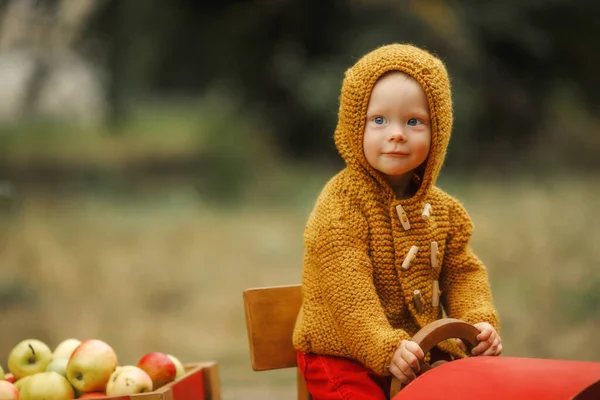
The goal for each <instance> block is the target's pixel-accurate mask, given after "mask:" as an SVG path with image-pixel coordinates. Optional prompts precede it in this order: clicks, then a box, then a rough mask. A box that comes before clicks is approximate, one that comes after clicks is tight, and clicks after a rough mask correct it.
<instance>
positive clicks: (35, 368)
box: [8, 339, 52, 380]
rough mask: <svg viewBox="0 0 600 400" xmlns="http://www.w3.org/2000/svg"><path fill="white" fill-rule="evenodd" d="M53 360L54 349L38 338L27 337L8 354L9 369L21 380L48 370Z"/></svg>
mask: <svg viewBox="0 0 600 400" xmlns="http://www.w3.org/2000/svg"><path fill="white" fill-rule="evenodd" d="M50 361H52V351H51V350H50V348H49V347H48V346H47V345H46V344H45V343H44V342H41V341H39V340H36V339H26V340H23V341H22V342H20V343H19V344H17V345H16V346H15V347H14V348H13V349H12V350H11V352H10V354H9V355H8V369H9V370H10V372H12V374H13V375H14V377H15V379H17V380H19V379H21V378H22V377H24V376H27V375H33V374H35V373H37V372H43V371H45V370H46V367H47V366H48V364H50Z"/></svg>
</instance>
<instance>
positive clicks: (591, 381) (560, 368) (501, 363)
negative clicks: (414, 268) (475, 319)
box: [244, 285, 600, 400]
mask: <svg viewBox="0 0 600 400" xmlns="http://www.w3.org/2000/svg"><path fill="white" fill-rule="evenodd" d="M301 302H302V293H301V291H300V286H298V285H294V286H278V287H270V288H260V289H248V290H246V291H245V292H244V306H245V311H246V326H247V331H248V340H249V344H250V355H251V359H252V368H253V369H254V370H256V371H264V370H269V369H276V368H286V367H295V366H296V351H295V350H294V348H293V346H292V330H293V328H294V323H295V321H296V315H297V314H298V310H299V309H300V304H301ZM478 333H479V331H477V329H476V328H475V327H473V326H472V325H469V324H467V323H465V322H461V321H459V320H456V319H442V320H438V321H436V322H434V323H432V324H429V325H427V326H425V327H424V328H423V329H421V330H420V331H419V332H418V333H417V334H416V335H415V336H414V337H413V340H414V341H415V342H417V343H419V345H420V346H421V348H422V349H423V351H424V352H425V353H426V354H427V353H428V352H429V351H430V350H431V349H432V348H433V347H434V346H435V345H436V344H437V343H439V342H441V341H443V340H446V339H451V338H460V339H462V340H463V341H464V342H465V344H467V346H468V347H469V346H470V347H473V346H475V345H476V344H477V339H476V336H477V334H478ZM421 371H422V372H421V374H419V376H418V377H417V378H416V379H415V380H414V381H412V382H411V383H410V384H408V385H406V387H404V388H402V387H401V385H400V382H399V381H397V380H393V381H392V385H391V388H390V389H391V390H390V392H391V396H390V397H391V398H392V399H393V400H404V399H464V400H469V399H477V400H480V399H482V398H485V399H503V400H504V399H536V400H537V399H556V400H559V399H565V400H566V399H577V400H587V399H597V400H600V362H582V361H565V360H548V359H536V358H520V357H504V356H501V357H469V358H465V359H460V360H455V361H450V362H438V363H434V364H433V366H429V365H427V364H425V363H423V364H422V365H421ZM298 399H299V400H304V399H310V394H309V393H308V391H307V390H306V385H305V383H304V380H303V378H302V376H301V375H300V374H298Z"/></svg>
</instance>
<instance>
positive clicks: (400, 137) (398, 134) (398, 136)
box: [390, 128, 407, 143]
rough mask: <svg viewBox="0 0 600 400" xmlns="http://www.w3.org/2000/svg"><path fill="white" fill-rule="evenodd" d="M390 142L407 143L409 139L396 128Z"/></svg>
mask: <svg viewBox="0 0 600 400" xmlns="http://www.w3.org/2000/svg"><path fill="white" fill-rule="evenodd" d="M390 140H391V141H392V142H398V143H405V142H406V140H407V137H406V135H405V134H404V132H403V131H402V129H401V128H396V129H394V130H393V131H392V134H391V135H390Z"/></svg>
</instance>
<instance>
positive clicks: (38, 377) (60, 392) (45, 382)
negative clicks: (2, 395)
mask: <svg viewBox="0 0 600 400" xmlns="http://www.w3.org/2000/svg"><path fill="white" fill-rule="evenodd" d="M74 398H75V392H73V388H72V387H71V384H70V383H69V381H67V379H66V378H65V377H64V376H62V375H61V374H59V373H56V372H54V371H51V372H39V373H37V374H35V375H31V376H30V377H29V379H27V382H25V383H24V384H23V387H22V388H21V390H20V391H19V400H40V399H44V400H71V399H74Z"/></svg>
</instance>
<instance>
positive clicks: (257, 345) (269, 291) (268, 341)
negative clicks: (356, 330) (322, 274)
mask: <svg viewBox="0 0 600 400" xmlns="http://www.w3.org/2000/svg"><path fill="white" fill-rule="evenodd" d="M243 295H244V296H243V297H244V311H245V314H246V331H247V333H248V343H249V346H250V359H251V362H252V369H254V370H255V371H267V370H272V369H279V368H290V367H296V366H297V362H296V349H294V346H293V344H292V333H293V331H294V325H295V323H296V317H297V316H298V311H299V310H300V305H301V304H302V291H301V288H300V285H289V286H273V287H265V288H254V289H247V290H245V291H244V294H243ZM297 382H298V399H299V400H308V399H310V395H309V394H308V392H307V390H306V384H305V382H304V378H303V377H302V375H301V374H300V373H299V371H297Z"/></svg>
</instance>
